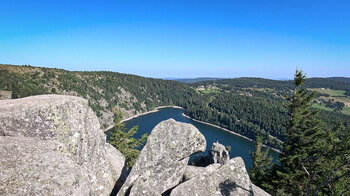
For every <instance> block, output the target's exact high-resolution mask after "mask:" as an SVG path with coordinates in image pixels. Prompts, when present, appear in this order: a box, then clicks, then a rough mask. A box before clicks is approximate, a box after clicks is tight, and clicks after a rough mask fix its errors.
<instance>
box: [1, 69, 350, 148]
mask: <svg viewBox="0 0 350 196" xmlns="http://www.w3.org/2000/svg"><path fill="white" fill-rule="evenodd" d="M0 76H1V77H0V90H7V91H12V97H13V98H19V97H25V96H30V95H37V94H51V93H55V94H68V95H76V96H80V97H83V98H85V99H87V100H88V101H89V104H90V107H91V108H92V109H93V110H94V111H95V113H96V115H97V116H98V118H99V121H100V123H101V125H102V126H103V127H107V126H108V125H111V124H112V122H113V118H112V116H113V113H115V112H116V111H117V110H121V109H125V110H127V111H131V112H132V113H134V114H135V113H136V112H145V111H149V110H152V109H154V108H155V107H157V106H163V105H178V106H181V107H183V108H185V113H186V114H187V115H189V116H190V117H192V118H195V119H198V120H202V121H205V122H209V123H212V124H215V125H218V126H221V127H224V128H227V129H229V130H232V131H235V132H237V133H240V134H242V135H244V136H247V137H249V138H252V139H255V137H256V135H260V136H261V137H262V142H263V143H264V144H267V145H269V146H273V147H276V148H280V149H281V148H282V143H281V141H285V140H286V135H287V134H286V128H285V125H286V124H287V123H288V115H287V110H286V108H284V107H283V102H285V95H286V94H290V93H291V92H293V82H292V81H276V80H267V79H261V78H236V79H224V80H212V81H202V82H199V83H191V84H184V83H180V82H176V81H169V80H161V79H152V78H145V77H140V76H135V75H130V74H120V73H114V72H70V71H66V70H62V69H48V68H38V67H32V66H11V65H0ZM310 80H311V82H310ZM349 84H350V83H349V81H348V80H346V78H335V79H318V78H316V79H308V80H307V81H306V82H305V86H306V87H308V88H323V87H325V88H328V87H334V88H337V90H340V91H345V93H347V92H350V91H349V90H350V89H349V86H350V85H349ZM325 95H327V94H319V93H318V94H317V99H318V102H317V103H319V104H321V105H313V107H316V108H320V109H325V110H322V111H321V112H320V119H321V120H322V121H324V122H325V123H324V125H323V126H324V127H325V128H330V127H331V126H335V125H337V124H342V125H343V126H344V127H348V128H349V127H350V123H349V116H347V115H348V114H349V108H348V107H346V106H345V105H342V103H345V104H349V103H350V100H349V98H347V97H331V96H329V95H328V97H326V96H325ZM326 110H328V111H326ZM346 114H347V115H346ZM271 136H273V137H271Z"/></svg>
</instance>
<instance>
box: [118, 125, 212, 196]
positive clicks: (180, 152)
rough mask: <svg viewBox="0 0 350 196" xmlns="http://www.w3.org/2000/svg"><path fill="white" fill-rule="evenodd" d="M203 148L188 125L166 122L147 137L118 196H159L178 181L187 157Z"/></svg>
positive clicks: (200, 138) (200, 140)
mask: <svg viewBox="0 0 350 196" xmlns="http://www.w3.org/2000/svg"><path fill="white" fill-rule="evenodd" d="M205 148H206V141H205V138H204V136H203V135H202V134H201V133H200V132H199V131H198V129H197V128H195V127H194V126H193V125H191V124H187V123H181V122H176V121H175V120H174V119H169V120H166V121H162V122H161V123H159V124H158V125H157V126H156V127H155V128H154V129H153V130H152V132H151V134H150V135H149V136H148V139H147V143H146V145H145V147H144V148H143V149H142V151H141V153H140V155H139V157H138V159H137V161H136V163H135V165H134V166H133V168H132V170H131V172H130V174H129V176H128V178H127V179H126V181H125V183H124V185H123V186H122V188H121V189H120V191H119V192H118V195H120V196H121V195H128V194H130V195H160V194H162V193H163V192H165V191H167V190H168V189H171V188H173V187H174V186H176V185H177V184H179V183H180V181H181V180H182V177H183V174H184V171H185V169H186V165H187V163H188V160H189V157H190V155H192V154H193V153H196V152H203V151H204V150H205Z"/></svg>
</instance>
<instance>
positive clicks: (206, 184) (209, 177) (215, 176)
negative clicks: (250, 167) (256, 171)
mask: <svg viewBox="0 0 350 196" xmlns="http://www.w3.org/2000/svg"><path fill="white" fill-rule="evenodd" d="M170 195H171V196H182V195H201V196H211V195H253V190H252V185H251V182H250V179H249V176H248V173H247V171H246V169H245V165H244V162H243V159H242V158H241V157H236V158H233V159H230V160H229V161H227V162H226V164H225V165H222V166H220V167H219V168H217V169H216V170H215V171H209V172H204V173H202V174H199V175H197V176H196V177H194V178H191V179H190V180H188V181H186V182H184V183H182V184H179V185H178V186H177V187H176V188H174V189H173V190H172V191H171V194H170Z"/></svg>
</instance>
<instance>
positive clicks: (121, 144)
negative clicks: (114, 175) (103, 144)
mask: <svg viewBox="0 0 350 196" xmlns="http://www.w3.org/2000/svg"><path fill="white" fill-rule="evenodd" d="M122 119H123V113H122V112H121V111H118V112H117V113H116V116H115V121H114V127H113V132H112V136H111V139H110V140H109V141H108V142H109V143H110V144H112V145H113V146H114V147H115V148H116V149H118V150H119V151H120V152H121V153H122V154H123V155H124V157H125V165H126V168H127V169H128V170H129V169H130V168H131V167H132V166H133V165H134V163H135V161H136V159H137V157H138V156H139V154H140V151H139V150H138V148H140V147H141V146H143V145H144V144H145V142H146V140H147V134H144V135H143V136H142V137H141V138H140V139H135V138H133V135H135V134H136V132H137V129H138V127H137V126H135V127H133V128H131V129H130V130H129V131H127V130H126V129H125V124H124V123H122V122H121V121H122Z"/></svg>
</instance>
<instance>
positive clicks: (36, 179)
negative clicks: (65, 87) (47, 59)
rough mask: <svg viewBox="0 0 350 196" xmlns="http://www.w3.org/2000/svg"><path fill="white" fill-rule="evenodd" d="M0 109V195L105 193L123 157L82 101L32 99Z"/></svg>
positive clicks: (3, 103) (4, 102)
mask: <svg viewBox="0 0 350 196" xmlns="http://www.w3.org/2000/svg"><path fill="white" fill-rule="evenodd" d="M0 111H1V112H0V195H109V194H110V192H111V191H112V189H113V187H114V185H115V183H116V181H117V179H118V177H119V176H120V173H121V170H122V168H123V166H124V160H125V159H124V156H123V155H122V154H121V153H120V152H119V151H118V150H116V149H115V148H113V147H112V146H111V145H110V144H108V143H106V136H105V134H104V133H103V131H102V130H100V124H99V122H98V119H97V117H96V115H95V114H94V113H93V111H92V110H91V108H90V107H89V105H88V101H87V100H85V99H82V98H79V97H73V96H63V95H40V96H32V97H27V98H22V99H13V100H2V101H0Z"/></svg>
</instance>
